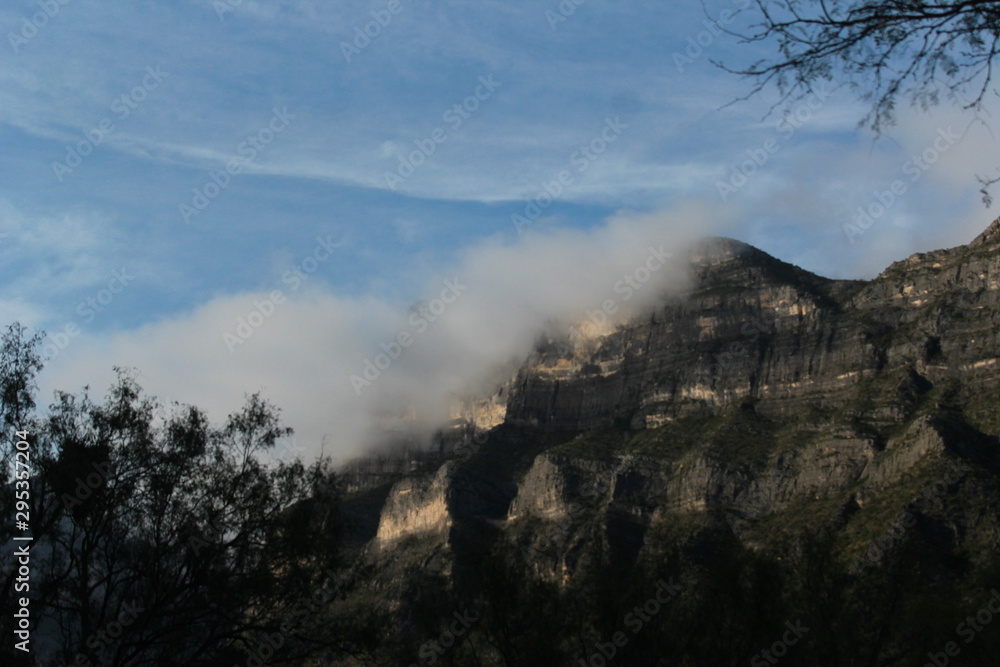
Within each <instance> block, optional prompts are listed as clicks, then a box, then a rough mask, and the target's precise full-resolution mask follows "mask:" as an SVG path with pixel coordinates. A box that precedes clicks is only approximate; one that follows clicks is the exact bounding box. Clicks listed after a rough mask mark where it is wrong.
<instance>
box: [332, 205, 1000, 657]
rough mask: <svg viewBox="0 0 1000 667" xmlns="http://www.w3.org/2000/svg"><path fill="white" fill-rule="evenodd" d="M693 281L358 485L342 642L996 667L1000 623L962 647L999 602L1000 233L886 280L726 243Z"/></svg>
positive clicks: (336, 618)
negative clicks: (972, 621)
mask: <svg viewBox="0 0 1000 667" xmlns="http://www.w3.org/2000/svg"><path fill="white" fill-rule="evenodd" d="M690 267H691V274H692V287H691V289H690V290H688V291H687V292H685V294H684V295H683V296H680V297H678V296H673V297H668V298H665V299H664V301H663V302H662V303H661V304H660V305H659V306H658V307H657V308H656V309H655V311H654V312H650V313H648V314H646V315H645V316H643V317H641V318H637V319H634V320H632V321H630V322H629V323H627V324H625V325H622V326H619V327H617V328H615V329H614V330H613V331H610V332H608V333H605V334H603V335H596V334H594V335H590V336H580V335H576V336H574V337H572V338H571V337H568V336H559V335H555V334H553V335H547V336H543V337H541V338H540V339H539V340H538V342H537V345H536V349H535V352H534V353H533V354H532V356H531V357H530V358H528V359H527V360H526V361H525V363H524V364H523V365H522V366H521V367H520V368H519V369H518V371H517V373H516V374H515V375H514V376H513V377H511V378H510V380H509V381H508V382H506V383H504V384H502V385H501V386H499V387H498V388H497V390H496V391H495V392H494V393H493V395H492V396H489V397H486V398H477V397H468V398H467V399H466V400H465V401H464V402H463V404H462V405H460V406H459V407H458V408H457V409H456V419H455V421H454V422H453V424H452V425H451V426H450V427H449V428H447V429H445V431H443V432H442V433H441V434H440V436H439V438H438V440H437V443H436V447H435V448H434V449H433V450H432V451H429V452H428V451H416V450H412V449H409V450H406V451H401V452H400V453H397V454H395V455H389V454H385V455H381V456H378V457H374V456H373V457H369V458H367V459H364V460H360V461H357V462H354V463H352V464H350V465H349V466H347V467H346V468H345V469H344V470H343V471H342V480H343V482H344V484H345V497H344V512H345V518H346V523H347V525H348V535H347V536H348V538H349V540H350V543H351V545H352V549H353V554H354V555H355V556H356V561H355V566H354V569H353V570H352V572H351V580H352V582H353V583H352V584H351V587H350V588H349V590H347V591H345V592H344V594H343V599H342V600H341V601H340V602H338V603H337V604H336V605H334V607H333V608H332V609H331V611H330V612H329V622H330V623H349V624H353V625H351V627H353V628H354V629H355V631H356V632H357V633H358V636H366V637H369V640H368V641H369V642H370V643H369V644H365V643H364V642H363V641H360V640H359V643H358V647H362V646H368V647H369V648H366V649H364V650H367V651H370V652H374V653H369V654H370V655H377V656H378V658H377V660H380V661H381V662H380V663H379V664H402V665H409V664H432V663H434V662H442V663H443V664H483V665H492V664H498V665H501V664H517V665H521V664H524V665H528V664H543V663H544V664H548V665H557V664H567V665H570V664H572V665H577V664H584V665H596V664H604V663H605V662H608V661H611V660H616V661H619V662H620V664H628V665H657V664H692V665H695V664H746V663H747V662H748V661H749V662H751V664H774V662H776V660H777V658H778V657H781V656H784V655H785V653H787V654H788V657H787V659H786V660H785V663H786V664H789V665H792V664H808V665H820V664H831V665H834V664H836V665H848V664H850V665H854V664H857V665H875V664H885V665H889V664H923V663H924V662H925V661H926V659H927V657H928V656H929V655H930V656H934V655H937V654H940V655H942V656H944V658H945V659H948V658H949V656H952V655H957V654H952V653H945V651H946V648H945V647H947V646H949V644H948V642H956V644H955V646H956V647H960V648H961V651H962V655H963V659H964V660H966V662H965V663H964V664H993V663H992V662H989V660H992V657H991V656H995V655H996V654H997V653H996V651H997V650H998V648H1000V623H998V624H997V626H998V627H992V626H990V627H983V628H981V629H980V630H979V631H974V630H973V629H972V626H966V627H964V628H960V627H956V625H957V624H959V623H960V622H962V619H963V618H965V617H966V616H968V615H970V614H972V615H974V614H976V612H977V611H978V610H979V609H980V608H981V607H983V605H985V604H986V603H987V601H988V600H989V599H991V598H990V596H991V595H992V594H993V593H995V592H996V591H995V589H994V588H993V587H995V586H1000V558H998V557H997V549H998V547H1000V503H998V501H1000V476H998V472H1000V438H998V436H1000V417H998V405H997V399H998V398H1000V341H998V337H997V331H998V325H1000V220H998V221H995V222H994V223H993V224H991V225H990V226H989V228H987V229H986V230H985V231H984V232H983V233H982V234H981V235H979V236H978V237H977V238H976V239H975V240H973V241H972V242H971V243H969V244H968V245H965V246H960V247H956V248H952V249H948V250H937V251H934V252H928V253H918V254H915V255H913V256H911V257H908V258H907V259H905V260H902V261H900V262H896V263H894V264H892V265H891V266H890V267H888V268H887V269H886V270H885V271H883V272H882V273H881V274H880V275H879V276H878V277H876V278H875V279H873V280H870V281H851V280H830V279H826V278H822V277H820V276H817V275H814V274H812V273H809V272H808V271H804V270H802V269H800V268H798V267H796V266H793V265H791V264H788V263H785V262H782V261H781V260H779V259H776V258H774V257H772V256H770V255H768V254H767V253H764V252H762V251H760V250H758V249H756V248H753V247H751V246H749V245H746V244H744V243H741V242H739V241H735V240H732V239H724V238H712V239H706V240H704V241H702V242H701V243H699V244H697V245H696V246H695V247H694V248H693V249H692V250H691V251H690ZM667 591H671V592H670V593H669V594H668V593H667ZM677 591H680V592H677ZM663 598H666V599H663ZM651 600H656V601H657V602H656V604H651V603H650V604H649V607H648V608H647V609H646V611H645V612H641V611H637V610H640V609H641V608H642V603H643V602H644V601H646V602H649V601H651ZM668 600H669V601H668ZM997 602H998V603H1000V594H997ZM637 604H638V606H635V605H637ZM633 606H634V609H633ZM653 607H656V608H657V610H658V611H657V613H656V614H654V613H653V612H652V611H651V609H652V608H653ZM661 607H662V609H663V610H665V611H662V613H661V611H659V610H660V609H661ZM983 608H985V607H983ZM462 609H465V610H469V609H472V610H474V611H471V612H469V614H470V615H471V616H475V617H476V618H477V619H481V620H479V621H477V622H476V623H471V624H469V626H470V627H466V628H465V629H464V631H463V633H462V634H461V635H459V633H458V628H457V627H456V626H455V623H453V622H452V623H451V625H449V618H450V616H449V614H450V613H451V612H454V613H455V614H456V615H459V614H460V613H464V612H462ZM630 609H632V612H630V611H629V610H630ZM347 610H349V611H347ZM359 610H360V611H359ZM633 612H634V613H633ZM630 613H631V614H632V615H631V616H630V615H629V614H630ZM359 614H360V616H359ZM637 614H638V615H637ZM645 616H649V618H648V619H647V620H642V619H643V618H644V617H645ZM359 618H367V619H368V621H364V620H359ZM991 618H992V615H991ZM982 620H983V619H982V618H980V621H979V623H982ZM796 623H801V624H802V625H801V626H799V625H795V624H796ZM793 626H794V627H795V628H799V629H798V630H797V631H796V632H794V633H793V632H792V630H791V629H789V628H792V627H793ZM801 627H808V628H810V629H809V631H808V632H804V631H802V630H801ZM380 628H383V629H380ZM442 628H443V629H442ZM449 628H451V629H450V630H449ZM963 630H967V631H968V632H971V633H972V636H971V638H968V637H966V636H964V635H963ZM448 632H451V633H452V635H448V634H447V633H448ZM616 633H621V634H620V635H617V634H616ZM449 636H450V642H451V643H450V644H448V645H447V646H445V645H444V642H445V641H446V637H449ZM389 637H394V638H395V641H396V643H397V648H398V650H387V649H385V648H384V642H385V641H388V638H389ZM793 637H794V640H795V641H794V642H792V641H791V639H792V638H793ZM966 639H969V641H968V642H966V641H965V640H966ZM618 640H623V641H624V643H623V642H622V641H618ZM452 644H454V645H455V646H454V647H452ZM380 646H381V647H382V648H371V647H380ZM358 650H362V649H361V648H358ZM595 656H596V658H597V659H595ZM668 656H669V659H668ZM977 656H979V657H977ZM771 658H774V659H775V660H774V662H772V660H771ZM977 659H981V660H987V662H979V663H977V662H975V660H977ZM448 661H451V662H448ZM343 664H367V663H364V662H363V661H362V662H345V663H343ZM932 664H944V663H932Z"/></svg>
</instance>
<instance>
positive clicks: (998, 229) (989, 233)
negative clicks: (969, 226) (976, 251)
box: [969, 218, 1000, 245]
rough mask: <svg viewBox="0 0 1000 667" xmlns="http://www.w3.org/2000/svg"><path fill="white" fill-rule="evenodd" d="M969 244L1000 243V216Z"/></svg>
mask: <svg viewBox="0 0 1000 667" xmlns="http://www.w3.org/2000/svg"><path fill="white" fill-rule="evenodd" d="M969 245H1000V218H997V219H996V220H994V221H993V222H992V223H991V224H990V226H989V227H987V228H986V229H985V230H983V233H982V234H980V235H979V236H977V237H976V238H975V239H973V241H972V243H970V244H969Z"/></svg>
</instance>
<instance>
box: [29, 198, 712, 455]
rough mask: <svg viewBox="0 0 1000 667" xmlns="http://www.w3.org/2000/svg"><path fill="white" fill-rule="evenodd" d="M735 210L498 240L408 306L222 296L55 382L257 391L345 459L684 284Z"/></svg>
mask: <svg viewBox="0 0 1000 667" xmlns="http://www.w3.org/2000/svg"><path fill="white" fill-rule="evenodd" d="M730 217H731V211H727V210H724V209H713V208H710V207H704V206H697V205H688V206H685V207H682V208H679V209H677V210H674V211H670V212H665V213H657V214H636V213H622V214H619V215H617V216H615V217H614V218H612V219H610V220H609V221H608V222H607V223H606V224H605V225H603V226H600V227H597V228H595V229H593V230H590V231H582V230H573V229H559V230H550V231H539V232H536V233H527V234H524V235H523V236H521V237H520V238H518V239H517V240H516V241H514V242H504V241H501V240H499V239H493V240H489V241H486V242H484V243H480V244H478V245H475V246H473V247H471V248H469V249H468V250H467V251H465V253H464V254H463V256H462V258H461V260H460V261H459V262H458V263H457V264H456V266H455V267H454V270H453V271H451V272H445V273H441V274H439V275H438V276H436V277H434V278H431V279H429V280H428V281H427V288H426V290H425V294H426V302H425V303H424V304H423V305H422V306H418V310H417V311H411V312H409V313H405V312H400V309H399V308H398V307H396V306H394V305H393V304H390V303H388V302H386V301H385V300H383V299H379V298H363V299H347V298H343V297H339V296H336V295H334V294H331V293H330V292H329V291H326V290H324V289H320V288H318V287H313V288H309V287H306V288H303V290H302V291H301V292H290V291H288V290H285V291H284V293H283V294H284V296H285V297H286V298H287V299H288V300H287V301H286V302H284V303H279V304H277V305H276V306H275V307H274V308H273V314H271V315H270V316H269V317H259V316H257V315H251V313H253V312H254V311H255V310H257V311H261V312H264V314H265V315H266V314H267V313H268V311H270V310H271V306H269V305H267V304H266V303H265V300H266V299H268V298H269V297H270V296H271V294H270V292H261V293H258V294H242V295H238V296H227V297H220V298H217V299H214V300H212V301H211V302H209V303H206V304H204V305H203V306H201V307H200V308H198V309H197V310H195V311H194V312H192V313H189V314H187V315H184V316H181V317H176V318H173V319H170V320H165V321H161V322H158V323H154V324H149V325H146V326H143V327H141V328H139V329H136V330H131V331H121V332H118V333H116V334H108V335H90V334H88V333H87V332H84V334H82V335H81V336H80V337H79V338H77V339H75V340H74V341H73V342H72V343H71V344H70V345H69V346H68V347H67V348H66V349H65V350H64V351H62V352H61V353H60V354H59V355H58V356H57V357H56V358H55V359H53V361H52V363H51V364H50V368H48V369H47V370H46V371H45V373H44V375H43V387H44V390H45V392H46V394H48V392H51V391H52V390H53V389H56V388H59V389H65V390H70V391H75V390H78V389H79V388H80V387H82V386H83V385H85V384H89V385H90V386H91V387H93V388H94V389H95V391H96V393H102V392H103V390H104V388H105V387H106V386H107V385H108V384H109V383H110V382H111V379H112V372H111V368H112V366H114V365H118V366H126V367H135V368H137V369H139V371H140V372H141V374H142V375H141V376H140V383H141V384H142V385H143V386H144V387H145V388H146V389H147V391H148V392H149V393H151V394H153V395H157V396H159V397H164V398H169V399H171V400H177V401H181V402H184V403H192V404H195V405H198V406H201V407H203V408H205V409H207V410H209V412H210V414H211V415H212V417H213V418H214V419H216V420H221V419H222V418H223V417H224V415H225V414H227V413H229V412H231V411H233V410H235V409H237V408H238V407H239V405H240V404H241V403H242V399H243V395H244V394H245V393H252V392H254V391H257V390H260V391H262V393H263V394H264V396H265V397H266V398H268V399H269V400H271V401H273V402H274V403H276V404H277V405H278V406H279V407H281V408H282V409H283V410H284V416H285V419H286V422H287V423H288V424H290V425H292V426H293V427H295V428H296V429H297V430H298V433H299V440H298V441H299V442H300V443H302V444H303V445H304V447H305V450H306V452H307V453H308V454H315V453H317V451H318V447H319V445H320V443H321V442H322V441H323V440H324V436H326V448H327V453H333V454H334V455H336V456H338V457H345V456H348V455H351V454H354V453H357V452H358V451H359V450H360V449H361V448H362V447H363V446H364V445H365V444H366V443H367V442H369V436H370V431H369V429H371V428H372V425H373V424H374V423H375V422H376V420H377V418H378V416H379V415H382V414H385V413H386V412H388V413H399V412H401V411H403V410H404V409H407V408H411V407H412V408H416V409H418V410H419V411H420V413H421V414H422V415H427V416H428V418H429V419H431V420H432V421H433V420H439V419H443V418H444V417H446V416H447V409H448V406H449V404H450V400H451V396H452V395H454V394H455V393H457V392H465V391H470V390H474V389H476V388H479V387H481V386H483V385H484V384H485V383H488V382H489V381H490V380H492V379H493V378H494V372H495V371H496V369H497V368H498V367H500V366H502V365H503V364H505V363H507V362H509V361H510V360H512V359H514V360H521V359H523V358H524V357H525V356H526V355H527V354H528V353H529V352H530V351H531V348H532V345H533V343H534V341H535V338H536V335H537V334H538V332H539V331H541V330H542V329H543V328H545V327H547V326H549V325H550V323H551V321H552V320H553V319H557V320H560V321H561V322H562V323H563V325H564V326H569V325H570V324H571V323H573V322H577V321H578V320H579V318H581V316H583V314H584V313H585V312H586V311H591V312H594V313H596V312H597V311H599V310H601V309H602V308H603V307H604V306H605V304H606V303H613V304H614V306H615V309H616V310H617V312H615V313H613V314H612V315H611V316H610V319H611V320H615V319H620V318H622V317H625V316H627V315H628V314H629V313H634V312H640V311H642V310H643V309H646V308H649V307H651V305H652V304H654V303H656V302H657V301H658V300H659V299H661V298H662V297H663V296H664V294H665V293H678V292H681V291H683V290H684V289H685V288H686V286H687V281H686V275H687V274H686V265H685V264H684V261H685V260H684V255H685V251H686V246H687V244H688V242H689V241H690V240H692V239H693V238H695V237H698V236H701V235H703V234H706V233H708V232H709V231H710V230H711V229H713V228H719V227H721V226H722V225H723V224H725V222H726V221H727V220H728V219H729V218H730ZM662 253H670V254H673V258H672V259H668V262H667V264H666V265H664V266H659V263H660V262H659V260H655V261H653V260H650V258H651V257H656V256H658V255H660V254H662ZM640 267H647V268H640ZM649 268H653V270H651V271H650V270H648V269H649ZM625 276H632V282H633V285H634V286H635V287H636V289H634V290H633V289H631V288H628V287H627V283H626V282H625V280H624V278H625ZM644 280H648V282H643V281H644ZM616 288H617V290H616ZM442 297H444V300H442V301H438V299H441V298H442ZM608 300H610V301H608ZM445 301H452V303H450V304H446V303H445ZM421 308H422V310H420V309H421ZM414 312H418V313H419V314H414ZM240 318H243V319H244V320H246V321H248V323H249V324H251V325H253V324H259V326H258V327H257V328H256V329H253V333H252V335H250V336H249V337H248V338H247V339H246V341H245V342H243V343H239V344H234V343H233V339H229V341H230V344H229V345H227V342H226V340H225V339H224V334H227V333H230V334H238V333H239V332H238V331H237V326H238V322H239V321H240ZM402 332H406V333H408V334H409V335H410V336H411V340H412V342H411V343H410V344H408V345H407V347H405V348H403V347H400V348H398V350H396V351H398V352H400V354H398V356H397V358H396V359H395V360H393V361H392V363H391V365H389V366H388V368H386V369H385V370H383V371H381V373H380V376H379V377H378V378H377V379H375V380H374V381H373V382H372V383H371V385H360V384H356V383H355V382H352V376H358V377H363V376H364V373H365V367H366V361H367V360H372V361H375V360H376V357H377V355H379V354H380V353H382V352H383V350H386V349H388V350H390V352H392V351H393V344H392V343H393V341H394V340H399V339H400V338H399V336H400V333H402ZM244 333H245V332H244ZM230 346H231V347H233V349H234V351H233V352H232V353H231V352H230V351H229V349H228V348H229V347H230ZM378 361H380V362H381V361H384V360H378ZM44 399H45V400H47V399H48V395H46V396H44Z"/></svg>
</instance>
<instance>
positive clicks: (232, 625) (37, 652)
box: [0, 327, 339, 666]
mask: <svg viewBox="0 0 1000 667" xmlns="http://www.w3.org/2000/svg"><path fill="white" fill-rule="evenodd" d="M39 340H40V338H39V337H34V338H28V337H27V336H26V334H25V332H24V330H23V328H20V327H15V328H11V329H9V330H8V336H7V337H6V338H5V345H4V346H3V347H2V348H0V371H3V373H4V374H3V375H2V377H0V381H2V382H3V384H2V387H0V388H4V389H6V388H7V387H12V388H13V389H11V390H10V391H6V390H5V392H4V394H3V401H4V402H3V404H2V408H3V411H4V415H5V418H6V417H7V416H8V415H10V420H12V421H10V420H8V421H10V423H12V424H16V423H18V421H19V420H21V419H25V418H26V412H25V410H26V409H27V407H26V406H30V405H33V400H32V399H31V398H30V389H31V388H32V387H33V384H34V372H36V370H37V369H39V368H40V367H41V365H40V361H39V360H38V356H37V343H38V341H39ZM8 369H11V370H8ZM18 374H20V377H15V376H17V375H18ZM160 414H161V411H160V410H159V404H158V403H157V401H156V400H155V399H153V398H150V397H148V396H146V395H145V394H144V393H143V392H142V389H141V388H140V387H139V386H138V384H137V383H136V381H135V379H134V377H133V374H132V373H130V372H127V371H122V370H120V369H119V370H118V378H117V381H116V383H115V384H114V385H113V386H112V387H111V389H110V391H109V393H108V394H107V396H106V398H105V399H104V400H103V401H102V402H99V403H98V402H94V401H92V400H91V398H90V396H89V395H88V393H87V392H86V391H85V392H84V393H83V395H82V396H80V397H77V396H73V395H71V394H68V393H65V392H63V393H59V394H58V396H57V400H56V402H55V404H54V405H52V406H51V407H50V408H49V411H48V414H47V415H46V416H45V417H44V418H41V419H38V420H37V422H36V424H35V429H36V432H35V434H34V438H33V440H32V457H31V458H32V480H31V532H32V535H33V537H34V541H33V542H32V543H31V554H32V555H31V591H30V595H31V610H32V620H33V643H32V646H31V648H32V651H33V656H32V657H37V658H40V659H41V660H42V662H43V664H48V662H51V663H53V664H56V663H57V664H63V665H84V666H85V665H114V666H126V665H137V666H138V665H199V664H222V663H225V664H233V663H241V664H242V663H245V662H246V661H247V660H248V659H249V657H250V656H255V655H256V656H265V657H266V656H270V655H274V654H276V653H278V652H279V651H283V652H284V653H285V654H288V653H289V652H292V653H297V654H300V655H301V654H303V653H308V652H309V651H310V650H313V649H316V648H317V647H320V646H322V645H323V644H326V645H327V646H329V645H336V643H335V641H333V640H331V639H330V638H329V637H327V638H325V639H324V640H323V641H322V642H319V643H317V642H313V641H311V640H312V638H311V637H309V636H308V631H309V630H310V629H311V628H309V627H308V624H307V623H306V620H307V619H308V617H309V616H310V615H311V614H308V613H302V609H300V608H301V607H302V605H301V604H298V606H297V603H299V601H301V600H304V599H309V596H310V595H312V594H313V593H315V592H316V591H317V590H320V589H321V588H322V587H323V586H325V585H326V582H327V581H328V580H329V579H330V578H331V577H330V574H331V572H332V571H333V570H334V568H335V567H336V566H337V554H338V528H339V520H338V517H339V513H338V511H337V494H336V491H335V486H334V475H333V473H332V471H331V468H330V464H329V462H328V461H325V460H321V461H318V462H316V463H315V464H313V465H311V466H306V465H305V464H303V463H302V462H301V461H299V460H294V461H290V462H289V461H279V462H269V461H267V460H266V453H267V452H268V451H269V450H271V449H272V448H273V447H274V445H275V443H276V442H277V441H278V440H279V439H280V438H282V437H285V436H288V435H290V434H291V429H289V428H287V427H285V426H283V425H282V424H281V421H280V418H279V411H278V409H277V408H275V407H274V406H273V405H271V404H270V403H268V402H267V401H265V400H264V399H262V398H261V397H260V396H259V395H257V394H254V395H252V396H249V397H248V398H247V400H246V404H245V405H244V407H243V408H242V409H240V410H238V411H236V412H235V413H233V414H232V415H230V417H229V418H228V420H227V421H226V422H225V424H224V426H223V427H221V428H215V427H213V426H212V425H211V424H210V423H209V420H208V418H207V417H206V415H205V414H204V413H203V412H202V411H200V410H199V409H197V408H195V407H192V406H180V405H178V406H175V407H174V409H173V411H172V413H171V414H169V415H168V416H166V417H160V416H159V415H160ZM9 430H10V429H9V428H8V431H9ZM8 435H9V433H5V436H4V440H3V444H2V448H3V449H4V455H5V457H6V455H7V454H8V453H9V452H8V450H9V448H10V446H11V445H10V438H9V437H7V436H8ZM5 482H7V483H5V484H4V494H8V492H9V489H10V488H11V486H12V484H11V483H10V482H9V481H7V480H5ZM5 506H6V505H5ZM11 518H12V517H6V516H5V517H3V518H2V521H3V524H2V527H3V529H2V531H0V532H2V533H3V535H0V537H2V538H4V542H5V543H9V537H10V536H11V535H12V533H13V526H11V525H10V523H9V522H10V519H11ZM10 583H11V577H6V578H5V581H4V585H3V587H2V590H3V593H4V597H3V607H4V613H5V616H7V612H8V610H9V609H11V608H13V606H14V600H13V596H14V593H13V592H12V590H11V587H10ZM0 656H2V657H3V659H0V661H2V662H4V664H16V662H15V661H16V660H19V659H23V658H24V656H23V655H17V652H14V651H12V650H11V648H10V642H7V643H5V646H4V648H3V649H0ZM46 661H47V662H46ZM255 664H256V663H255Z"/></svg>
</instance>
